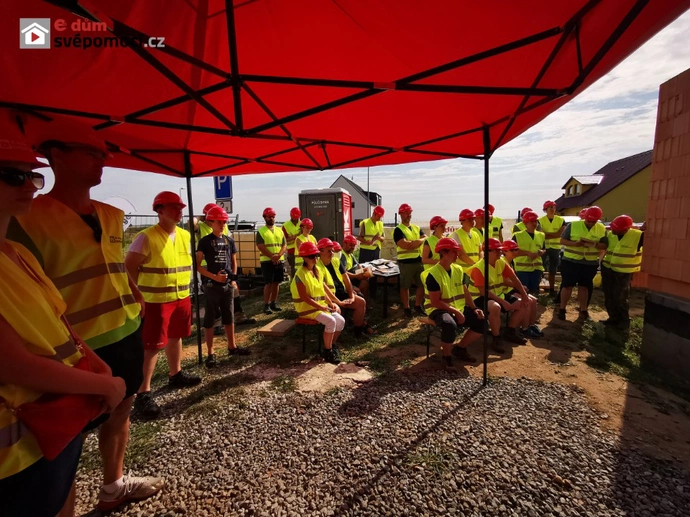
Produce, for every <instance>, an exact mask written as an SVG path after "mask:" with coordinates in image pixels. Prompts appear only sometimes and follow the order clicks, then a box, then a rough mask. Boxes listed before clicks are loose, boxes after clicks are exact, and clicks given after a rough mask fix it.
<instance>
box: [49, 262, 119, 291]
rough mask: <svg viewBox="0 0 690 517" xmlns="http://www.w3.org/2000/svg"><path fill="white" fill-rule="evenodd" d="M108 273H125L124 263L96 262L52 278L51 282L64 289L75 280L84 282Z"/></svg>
mask: <svg viewBox="0 0 690 517" xmlns="http://www.w3.org/2000/svg"><path fill="white" fill-rule="evenodd" d="M108 273H125V265H124V264H123V263H116V262H109V263H108V264H96V265H95V266H91V267H86V268H84V269H78V270H77V271H73V272H72V273H67V274H66V275H63V276H59V277H57V278H53V283H54V284H55V287H57V288H58V289H64V288H65V287H67V286H70V285H72V284H76V283H77V282H84V281H85V280H90V279H92V278H96V277H99V276H102V275H107V274H108Z"/></svg>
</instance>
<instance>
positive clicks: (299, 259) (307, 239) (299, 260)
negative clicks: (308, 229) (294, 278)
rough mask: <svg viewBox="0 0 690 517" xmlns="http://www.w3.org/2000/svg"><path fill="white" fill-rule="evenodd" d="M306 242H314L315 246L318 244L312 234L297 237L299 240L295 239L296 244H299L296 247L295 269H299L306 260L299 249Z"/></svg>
mask: <svg viewBox="0 0 690 517" xmlns="http://www.w3.org/2000/svg"><path fill="white" fill-rule="evenodd" d="M304 242H313V243H314V244H316V237H314V236H313V235H312V234H309V235H307V236H306V237H305V236H304V235H298V236H297V238H296V239H295V243H296V244H297V245H296V246H295V267H299V266H301V265H302V264H304V259H303V258H302V257H300V255H299V247H300V246H301V245H302V243H304Z"/></svg>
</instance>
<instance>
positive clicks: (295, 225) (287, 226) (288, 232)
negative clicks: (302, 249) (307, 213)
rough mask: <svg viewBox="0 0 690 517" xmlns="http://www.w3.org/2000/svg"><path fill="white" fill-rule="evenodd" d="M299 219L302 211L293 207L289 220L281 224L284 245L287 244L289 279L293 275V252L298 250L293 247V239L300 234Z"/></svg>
mask: <svg viewBox="0 0 690 517" xmlns="http://www.w3.org/2000/svg"><path fill="white" fill-rule="evenodd" d="M300 217H302V211H301V210H300V209H299V208H297V207H296V206H293V207H292V208H291V209H290V220H289V221H285V223H283V233H284V234H285V243H286V244H287V261H288V265H289V266H290V277H293V276H294V275H295V267H296V264H295V251H296V250H297V249H298V248H297V247H296V246H295V239H297V236H298V235H299V234H300V233H302V232H301V231H300Z"/></svg>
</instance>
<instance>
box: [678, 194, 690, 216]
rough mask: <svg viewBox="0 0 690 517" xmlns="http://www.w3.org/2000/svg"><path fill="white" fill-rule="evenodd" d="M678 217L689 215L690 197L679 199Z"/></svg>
mask: <svg viewBox="0 0 690 517" xmlns="http://www.w3.org/2000/svg"><path fill="white" fill-rule="evenodd" d="M678 215H679V216H680V217H690V197H684V198H682V199H681V200H680V213H679V214H678Z"/></svg>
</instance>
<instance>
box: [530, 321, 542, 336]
mask: <svg viewBox="0 0 690 517" xmlns="http://www.w3.org/2000/svg"><path fill="white" fill-rule="evenodd" d="M527 330H531V331H532V332H533V333H534V334H537V335H539V337H544V331H543V330H542V329H540V328H539V325H537V324H536V323H532V324H531V325H530V326H529V327H527Z"/></svg>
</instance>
